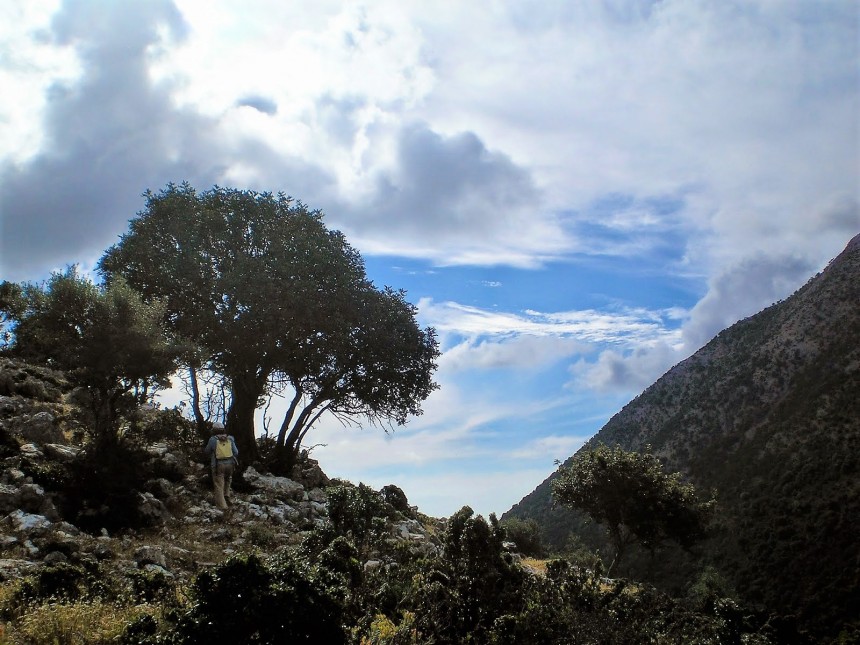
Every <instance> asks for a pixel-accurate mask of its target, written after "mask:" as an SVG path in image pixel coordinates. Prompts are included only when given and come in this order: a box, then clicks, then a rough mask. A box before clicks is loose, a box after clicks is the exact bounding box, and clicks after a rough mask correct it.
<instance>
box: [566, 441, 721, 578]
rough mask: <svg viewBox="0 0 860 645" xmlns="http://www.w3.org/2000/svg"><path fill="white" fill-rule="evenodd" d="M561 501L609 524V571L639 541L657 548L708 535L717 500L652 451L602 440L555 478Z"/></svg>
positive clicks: (596, 519)
mask: <svg viewBox="0 0 860 645" xmlns="http://www.w3.org/2000/svg"><path fill="white" fill-rule="evenodd" d="M552 494H553V498H554V499H555V501H556V502H558V503H560V504H562V505H564V506H567V507H569V508H573V509H577V510H580V511H583V512H585V513H587V514H588V515H590V516H591V518H592V519H593V520H594V521H595V522H597V523H598V524H603V525H605V526H606V531H607V533H608V535H609V540H610V542H611V543H612V546H613V548H614V550H615V553H614V556H613V559H612V563H611V564H610V565H609V568H608V569H607V575H608V574H609V573H611V571H612V569H613V568H614V567H615V565H617V564H618V562H619V561H620V560H621V557H622V556H623V555H624V553H625V551H626V550H627V547H629V546H630V545H631V544H634V543H636V542H638V543H640V544H641V545H642V546H644V547H646V548H647V549H649V550H651V551H652V552H653V550H654V549H655V548H656V547H657V546H658V545H659V544H660V543H661V542H662V541H664V540H671V541H673V542H677V543H678V544H680V545H681V546H682V547H684V548H689V547H690V546H692V545H693V544H694V543H695V542H696V541H697V540H699V539H700V538H702V537H703V536H704V534H705V528H706V525H707V522H708V520H709V519H710V515H711V512H712V510H713V507H714V504H715V501H714V500H713V499H711V500H708V501H705V502H703V501H700V500H699V499H698V497H697V495H696V491H695V489H694V488H693V486H692V485H690V484H684V483H683V482H682V481H681V474H680V473H673V474H667V473H666V472H664V470H663V467H662V465H661V464H660V460H659V459H657V457H655V456H654V455H653V454H651V451H650V447H649V448H647V449H646V451H645V452H644V453H638V452H628V451H626V450H623V449H622V448H620V447H619V446H615V447H614V448H608V447H607V446H605V445H600V446H598V447H597V448H595V449H594V450H590V451H586V452H583V453H581V454H579V455H577V456H576V457H574V459H573V462H572V463H571V464H570V466H568V467H566V468H562V469H560V471H559V475H558V477H557V478H556V479H555V481H553V483H552Z"/></svg>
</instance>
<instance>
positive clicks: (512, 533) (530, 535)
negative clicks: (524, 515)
mask: <svg viewBox="0 0 860 645" xmlns="http://www.w3.org/2000/svg"><path fill="white" fill-rule="evenodd" d="M501 525H502V528H503V529H505V536H506V538H507V539H508V540H510V541H511V542H513V543H514V544H516V545H517V549H518V551H519V552H520V553H522V554H524V555H529V556H532V557H535V558H540V557H543V556H544V555H546V552H545V549H544V546H543V540H542V539H541V536H540V525H539V524H538V523H537V521H535V520H533V519H529V520H521V519H519V518H516V517H513V518H510V519H504V520H502V521H501Z"/></svg>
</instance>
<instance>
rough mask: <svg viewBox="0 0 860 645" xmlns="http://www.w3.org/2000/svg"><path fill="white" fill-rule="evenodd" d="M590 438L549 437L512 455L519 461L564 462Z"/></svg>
mask: <svg viewBox="0 0 860 645" xmlns="http://www.w3.org/2000/svg"><path fill="white" fill-rule="evenodd" d="M588 439H589V437H577V436H571V435H549V436H546V437H540V438H538V439H534V440H533V441H530V442H528V443H527V444H526V445H524V446H522V447H520V448H517V449H516V450H514V451H513V452H512V453H511V457H514V458H517V459H545V460H549V461H555V460H559V461H564V460H565V459H567V458H568V457H570V456H571V455H572V454H573V453H575V452H576V451H577V450H579V448H580V447H582V445H583V444H584V443H585V442H586V441H588Z"/></svg>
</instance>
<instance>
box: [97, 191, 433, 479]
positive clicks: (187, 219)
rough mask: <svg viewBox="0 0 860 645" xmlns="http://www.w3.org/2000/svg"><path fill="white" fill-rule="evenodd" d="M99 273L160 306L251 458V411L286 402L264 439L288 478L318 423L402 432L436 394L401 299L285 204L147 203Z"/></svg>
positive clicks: (243, 195)
mask: <svg viewBox="0 0 860 645" xmlns="http://www.w3.org/2000/svg"><path fill="white" fill-rule="evenodd" d="M100 269H101V271H102V272H103V273H104V274H105V275H106V276H108V277H109V278H110V279H111V280H114V279H116V278H117V277H119V276H123V277H124V278H125V279H126V280H128V282H129V283H130V284H132V285H133V286H134V287H135V288H136V289H138V290H139V291H140V292H141V293H142V294H143V296H144V298H145V299H146V300H147V301H152V300H155V299H163V300H164V302H165V303H166V312H165V320H166V321H167V322H168V324H169V325H170V327H171V329H172V330H173V332H174V333H175V334H176V335H177V336H178V337H179V338H181V339H182V340H183V342H184V345H185V346H186V348H187V351H186V352H185V356H184V361H185V362H186V363H187V364H188V365H189V366H190V367H191V368H194V369H199V368H205V369H207V370H209V371H211V372H214V373H217V374H219V375H221V376H223V377H224V378H225V379H226V380H227V382H228V383H229V386H230V394H231V396H230V404H229V409H228V411H227V427H228V429H229V431H230V433H231V434H233V435H234V436H235V437H236V440H237V442H238V443H239V450H240V452H241V453H242V454H243V455H244V458H245V459H247V460H249V461H253V460H254V459H255V458H256V449H257V446H256V442H255V433H254V412H255V410H256V409H257V407H258V406H259V405H260V401H261V400H262V399H263V398H264V397H265V396H267V395H269V394H271V393H272V392H274V391H278V392H283V391H285V390H286V391H287V392H289V394H288V398H290V404H289V407H288V411H287V413H286V415H285V418H284V420H283V422H282V423H281V425H280V429H279V431H278V433H277V435H276V438H275V441H276V448H277V451H278V452H279V459H278V462H277V463H278V465H279V467H280V469H281V470H282V471H284V472H286V473H289V472H290V470H291V468H292V465H293V463H294V461H295V460H296V458H297V456H298V454H299V450H300V446H301V442H302V440H303V439H304V437H305V435H306V434H307V432H308V431H309V430H310V429H311V428H312V427H313V425H314V423H315V421H316V420H317V418H318V417H319V415H320V414H323V413H324V412H326V411H329V412H331V413H334V414H336V415H342V416H345V417H354V416H361V417H365V418H368V419H370V420H371V421H373V422H377V421H380V422H389V421H391V422H394V423H397V424H402V423H404V422H405V421H406V419H407V417H409V416H410V415H415V414H420V412H421V407H420V406H421V403H422V402H423V400H424V399H426V398H427V396H428V395H429V394H430V393H431V392H432V391H433V389H435V387H436V384H435V383H433V381H432V374H433V372H434V370H435V368H436V362H435V361H436V358H437V357H438V355H439V351H438V347H437V342H436V338H435V332H434V331H433V330H432V329H424V330H422V329H420V328H419V327H418V325H417V322H416V319H415V316H416V309H415V307H414V306H412V305H411V304H409V303H408V302H406V299H405V295H404V294H403V292H401V291H396V290H392V289H388V288H385V289H382V290H379V289H377V288H376V287H375V286H374V285H373V284H372V283H371V282H370V281H369V280H368V279H367V277H366V275H365V270H364V263H363V260H362V259H361V256H360V254H359V253H358V252H357V251H356V250H355V249H353V248H352V247H351V246H350V245H349V244H348V243H347V241H346V238H345V237H344V236H343V235H342V234H341V233H340V232H338V231H330V230H328V229H327V228H326V226H325V225H324V224H323V221H322V214H321V213H320V212H318V211H310V210H308V209H307V207H305V206H304V205H303V204H301V203H299V202H295V201H293V200H292V199H291V198H289V197H287V196H285V195H283V194H279V195H273V194H271V193H257V192H255V191H241V190H236V189H230V188H219V187H215V188H212V189H211V190H208V191H205V192H202V193H197V192H196V191H195V190H194V189H193V188H192V187H191V186H189V185H188V184H182V185H180V186H176V185H173V184H171V185H168V186H167V187H166V188H165V189H164V190H163V191H161V192H160V193H157V194H156V193H153V192H147V194H146V208H145V209H144V211H143V212H142V213H140V214H139V215H138V217H136V218H135V219H133V220H132V221H131V227H130V231H129V233H128V234H126V235H124V236H123V238H122V240H121V241H120V243H119V244H117V245H115V246H114V247H112V248H110V249H108V251H107V252H106V254H105V256H104V257H103V258H102V260H101V262H100ZM321 294H324V296H323V297H321Z"/></svg>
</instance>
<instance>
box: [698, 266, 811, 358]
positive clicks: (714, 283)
mask: <svg viewBox="0 0 860 645" xmlns="http://www.w3.org/2000/svg"><path fill="white" fill-rule="evenodd" d="M815 268H816V267H815V266H814V265H813V264H811V263H810V262H809V260H807V259H805V258H802V257H798V256H794V255H789V256H781V257H770V256H765V255H758V256H755V257H751V258H746V259H744V260H742V261H741V262H739V263H738V264H736V265H734V266H732V267H730V268H728V269H727V270H726V271H724V272H723V273H721V274H719V275H718V276H716V277H715V278H713V279H712V280H711V281H710V283H709V285H708V293H707V294H706V295H705V297H704V298H702V299H701V300H700V301H699V302H698V303H697V304H696V306H695V307H693V309H692V311H691V312H690V321H689V323H688V324H687V325H686V326H685V327H684V344H685V347H686V348H687V349H688V350H689V351H690V352H692V351H695V350H697V349H698V348H699V347H701V346H702V345H704V344H705V343H707V342H708V341H709V340H711V338H713V337H714V336H715V335H716V334H717V333H719V332H720V331H721V330H723V329H725V328H726V327H728V326H730V325H732V324H734V323H735V322H737V321H738V320H740V319H741V318H745V317H747V316H751V315H752V314H755V313H758V312H759V311H761V310H762V309H764V308H765V307H767V306H769V305H771V304H773V303H774V302H776V301H777V300H781V299H782V298H785V297H786V296H788V295H790V294H791V293H792V292H793V291H795V290H796V289H797V288H798V287H800V286H801V285H802V284H803V282H805V281H806V280H807V279H808V278H809V277H810V275H812V273H814V272H815Z"/></svg>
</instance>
